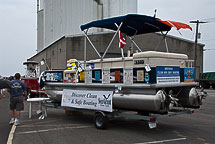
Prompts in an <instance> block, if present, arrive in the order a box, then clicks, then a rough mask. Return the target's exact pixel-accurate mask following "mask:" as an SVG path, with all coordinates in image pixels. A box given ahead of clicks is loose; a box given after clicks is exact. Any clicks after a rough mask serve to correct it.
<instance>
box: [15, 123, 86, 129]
mask: <svg viewBox="0 0 215 144" xmlns="http://www.w3.org/2000/svg"><path fill="white" fill-rule="evenodd" d="M78 125H82V124H65V125H56V124H53V125H38V124H25V125H22V126H19V127H20V128H30V127H35V126H37V127H56V126H58V127H70V126H78Z"/></svg>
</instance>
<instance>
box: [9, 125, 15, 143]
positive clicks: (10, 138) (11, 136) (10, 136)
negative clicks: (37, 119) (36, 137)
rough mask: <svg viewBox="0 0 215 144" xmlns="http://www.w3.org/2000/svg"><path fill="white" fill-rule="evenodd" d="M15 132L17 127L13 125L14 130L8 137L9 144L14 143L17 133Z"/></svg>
mask: <svg viewBox="0 0 215 144" xmlns="http://www.w3.org/2000/svg"><path fill="white" fill-rule="evenodd" d="M15 130H16V126H15V125H13V126H12V128H11V131H10V134H9V136H8V140H7V144H12V142H13V135H14V133H15Z"/></svg>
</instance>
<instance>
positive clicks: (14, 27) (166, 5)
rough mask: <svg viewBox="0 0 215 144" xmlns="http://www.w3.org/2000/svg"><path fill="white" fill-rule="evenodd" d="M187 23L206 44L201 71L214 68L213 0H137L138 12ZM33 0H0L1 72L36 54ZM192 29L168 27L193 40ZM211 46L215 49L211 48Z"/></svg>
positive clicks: (21, 68)
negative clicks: (195, 22)
mask: <svg viewBox="0 0 215 144" xmlns="http://www.w3.org/2000/svg"><path fill="white" fill-rule="evenodd" d="M155 9H157V14H156V16H157V17H158V18H161V19H162V20H172V21H178V22H184V23H187V24H189V21H190V20H200V21H209V23H207V24H200V27H199V32H200V33H201V39H199V40H198V42H199V43H202V44H205V47H204V48H205V49H206V51H204V71H205V72H206V71H215V64H214V61H215V0H150V1H147V0H138V13H139V14H144V15H149V16H153V15H154V10H155ZM36 23H37V21H36V0H0V75H1V76H10V75H14V74H15V73H16V72H20V73H21V74H22V75H23V74H25V67H24V66H23V62H24V61H27V59H28V58H30V57H31V56H33V55H34V54H36V43H37V41H36V32H37V30H36ZM189 25H190V26H191V27H192V28H193V31H189V30H180V32H181V34H182V35H180V34H179V33H178V32H177V31H176V30H171V32H170V33H169V34H170V35H174V36H177V37H180V38H184V39H188V40H192V41H194V39H195V24H189ZM213 49H214V50H213Z"/></svg>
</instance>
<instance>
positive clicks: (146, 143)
mask: <svg viewBox="0 0 215 144" xmlns="http://www.w3.org/2000/svg"><path fill="white" fill-rule="evenodd" d="M186 139H187V138H177V139H168V140H161V141H151V142H144V143H135V144H156V143H164V142H173V141H181V140H186Z"/></svg>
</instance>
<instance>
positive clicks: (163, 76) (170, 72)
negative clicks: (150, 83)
mask: <svg viewBox="0 0 215 144" xmlns="http://www.w3.org/2000/svg"><path fill="white" fill-rule="evenodd" d="M156 78H157V84H166V83H180V67H171V66H157V67H156Z"/></svg>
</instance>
